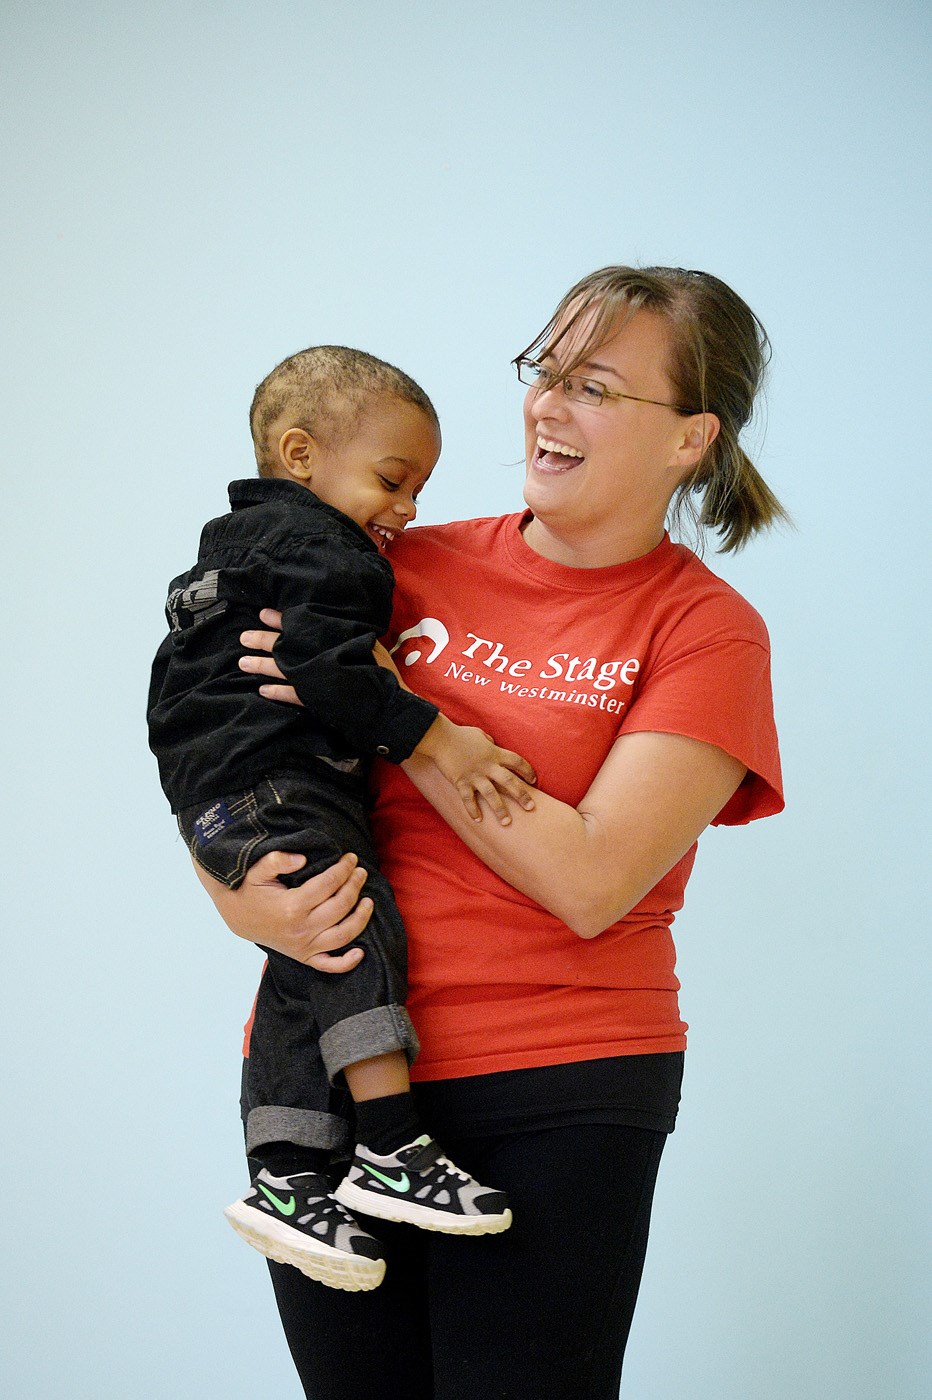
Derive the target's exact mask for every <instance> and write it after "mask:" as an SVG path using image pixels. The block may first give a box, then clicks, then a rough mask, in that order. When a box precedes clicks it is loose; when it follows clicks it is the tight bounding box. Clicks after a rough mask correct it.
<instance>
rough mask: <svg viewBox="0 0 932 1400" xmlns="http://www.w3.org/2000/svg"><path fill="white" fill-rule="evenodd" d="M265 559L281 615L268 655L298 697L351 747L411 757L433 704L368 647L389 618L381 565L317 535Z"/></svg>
mask: <svg viewBox="0 0 932 1400" xmlns="http://www.w3.org/2000/svg"><path fill="white" fill-rule="evenodd" d="M268 567H269V571H270V584H271V590H270V596H274V599H275V606H276V607H277V608H279V609H280V610H281V612H282V615H283V626H282V635H281V637H280V638H279V640H278V642H277V643H276V645H275V659H276V661H277V662H278V664H279V666H280V667H281V669H282V671H283V672H284V673H285V675H286V676H287V677H288V680H289V682H290V683H291V684H292V685H293V686H294V688H295V690H296V691H297V693H298V696H299V698H300V700H301V702H302V704H303V705H304V706H305V707H306V708H307V709H308V711H309V712H310V713H311V714H312V715H313V716H314V718H315V719H316V720H317V721H318V722H319V723H320V724H323V725H326V726H327V727H328V728H330V729H333V730H334V731H336V733H337V734H339V735H340V736H341V738H342V739H343V740H344V741H345V742H346V743H347V744H349V746H350V747H351V749H352V750H353V752H354V753H358V754H378V755H379V756H380V757H383V758H387V759H389V760H391V762H393V763H401V762H403V761H404V759H406V758H408V757H410V755H411V753H412V752H413V750H414V749H415V748H416V747H417V745H418V744H419V743H420V741H421V739H422V738H423V737H424V735H425V734H426V732H427V730H428V729H429V728H430V726H431V725H432V724H433V722H434V720H435V719H436V717H437V714H438V713H439V712H438V710H437V707H436V705H432V704H431V703H430V701H428V700H422V699H421V697H420V696H418V695H412V694H410V693H409V692H408V691H406V690H403V689H402V687H401V686H400V685H399V684H398V681H397V679H396V677H395V676H394V675H393V674H392V673H391V671H387V670H385V668H384V667H383V666H379V665H378V663H377V662H376V660H375V658H374V657H373V655H372V648H373V646H374V645H375V642H376V640H377V638H378V637H379V636H380V635H381V634H382V633H383V632H384V631H385V630H386V628H387V627H388V623H389V619H390V611H391V579H390V576H389V575H388V573H387V570H386V567H385V565H384V564H383V563H382V562H381V560H380V559H379V558H378V557H377V556H375V557H373V558H372V559H370V558H368V557H367V555H365V554H363V553H362V551H356V550H352V549H345V548H341V547H339V546H338V545H336V544H335V543H334V542H333V541H331V540H329V539H327V538H323V539H322V540H321V541H320V547H319V548H308V546H307V544H306V543H305V545H304V546H303V547H302V548H301V549H300V550H295V551H293V552H292V553H290V554H286V555H284V556H282V555H281V554H278V553H277V554H276V558H275V560H274V563H273V562H272V561H269V565H268Z"/></svg>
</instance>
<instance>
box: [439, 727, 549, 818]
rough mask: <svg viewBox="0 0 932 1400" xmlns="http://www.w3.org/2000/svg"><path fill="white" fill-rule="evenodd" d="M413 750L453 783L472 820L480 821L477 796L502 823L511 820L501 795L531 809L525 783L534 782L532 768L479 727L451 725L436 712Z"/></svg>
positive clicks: (531, 799)
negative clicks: (429, 761) (427, 759)
mask: <svg viewBox="0 0 932 1400" xmlns="http://www.w3.org/2000/svg"><path fill="white" fill-rule="evenodd" d="M415 752H416V753H419V754H423V755H424V757H425V758H429V759H431V761H432V762H433V763H435V764H436V766H437V767H438V768H439V770H440V772H441V773H442V774H443V776H444V777H445V778H446V779H447V780H448V781H449V782H451V783H452V784H453V786H454V787H455V788H456V790H457V792H458V793H459V795H460V797H461V798H462V800H463V806H464V807H465V808H466V811H467V812H468V813H469V815H470V816H471V817H472V819H473V821H474V822H481V821H482V810H481V808H480V806H479V798H480V797H481V798H482V799H483V800H484V801H485V802H487V803H488V804H489V806H490V807H491V809H492V813H493V815H494V816H495V817H497V819H498V821H499V822H500V823H501V825H502V826H508V825H509V824H510V822H511V817H510V816H509V815H508V808H507V807H506V806H505V803H504V801H503V797H502V794H504V795H505V797H510V798H511V799H512V801H514V802H517V803H518V804H519V806H521V807H523V808H524V810H525V811H526V812H533V810H534V799H533V797H532V796H531V794H530V792H529V791H528V789H527V787H526V783H536V781H537V775H536V773H535V772H534V769H533V768H532V767H531V765H530V764H529V763H528V761H527V759H525V758H522V757H521V755H520V754H516V753H512V752H511V751H510V749H500V748H499V747H498V745H497V744H496V743H495V741H494V739H492V738H491V736H490V735H488V734H486V733H484V732H483V730H481V729H473V728H471V727H470V726H468V725H464V724H454V723H453V721H452V720H449V719H447V717H446V716H445V715H438V716H437V718H436V719H435V720H434V722H433V724H432V725H431V726H430V728H429V729H428V731H427V733H426V734H425V735H424V737H423V739H422V740H421V742H420V743H419V744H418V746H417V748H416V750H415ZM522 779H524V781H523V782H522Z"/></svg>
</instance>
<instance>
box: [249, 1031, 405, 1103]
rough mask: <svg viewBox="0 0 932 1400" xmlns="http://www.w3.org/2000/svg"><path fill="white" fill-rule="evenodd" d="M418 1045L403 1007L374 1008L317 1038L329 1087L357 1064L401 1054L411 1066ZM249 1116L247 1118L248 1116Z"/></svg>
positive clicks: (337, 1082)
mask: <svg viewBox="0 0 932 1400" xmlns="http://www.w3.org/2000/svg"><path fill="white" fill-rule="evenodd" d="M420 1048H421V1047H420V1043H419V1041H418V1038H417V1034H416V1032H415V1030H414V1027H413V1025H412V1024H411V1017H410V1016H409V1015H408V1013H407V1011H406V1010H405V1008H404V1007H403V1006H376V1007H373V1008H372V1010H371V1011H360V1012H359V1013H358V1014H357V1015H355V1016H347V1017H346V1018H345V1019H344V1020H342V1021H337V1023H336V1025H335V1026H331V1027H330V1029H329V1031H324V1033H323V1035H322V1036H321V1037H320V1055H321V1059H322V1060H323V1062H324V1068H325V1069H326V1071H327V1076H328V1078H329V1080H330V1083H331V1084H340V1085H342V1083H343V1076H342V1073H341V1071H342V1070H344V1069H345V1068H346V1066H347V1065H355V1064H357V1063H358V1062H359V1061H360V1060H371V1059H372V1058H373V1057H374V1056H375V1055H388V1054H390V1053H391V1052H392V1051H393V1050H403V1051H404V1052H405V1054H406V1055H407V1057H408V1064H409V1065H411V1064H413V1063H414V1061H415V1058H416V1056H417V1052H418V1050H420ZM250 1116H251V1115H250Z"/></svg>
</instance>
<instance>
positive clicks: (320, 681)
mask: <svg viewBox="0 0 932 1400" xmlns="http://www.w3.org/2000/svg"><path fill="white" fill-rule="evenodd" d="M230 504H231V506H232V507H233V509H232V511H231V513H230V514H229V515H223V516H220V517H219V519H217V520H211V521H209V522H208V524H207V525H205V527H204V530H203V533H202V535H201V545H200V551H199V554H198V561H197V563H196V564H195V566H194V568H193V569H189V570H188V572H187V573H184V574H181V575H180V576H179V577H178V578H176V579H174V580H173V582H172V584H171V586H170V589H169V595H168V602H167V603H166V605H165V611H166V615H167V617H168V622H169V626H170V627H171V631H170V632H169V634H168V636H167V637H166V638H165V640H164V642H163V643H162V645H161V646H160V647H159V649H158V652H157V654H156V657H155V661H154V663H153V667H152V680H151V684H150V688H149V703H148V718H149V744H150V747H151V749H152V751H153V753H154V754H155V755H156V757H157V759H158V761H159V776H160V778H161V780H162V787H163V788H164V790H165V795H166V797H167V798H168V800H169V802H170V803H171V805H172V810H173V811H176V812H177V811H180V810H182V809H183V808H185V807H190V806H193V805H194V804H195V803H198V802H201V801H210V800H213V799H215V798H218V797H222V796H224V795H225V794H227V793H229V792H233V791H235V790H236V789H237V788H238V787H247V786H249V785H250V784H251V783H252V782H254V781H256V780H257V779H258V778H260V777H262V776H263V775H264V774H271V773H274V772H276V771H279V772H281V771H283V770H289V769H290V770H294V769H298V770H300V769H301V768H302V767H303V766H305V765H306V764H307V762H308V761H309V760H310V759H312V758H313V757H314V756H322V757H324V758H329V759H331V760H336V761H337V762H340V761H341V760H342V761H345V760H349V759H353V758H358V757H365V756H367V755H371V754H376V753H378V754H381V755H382V756H384V757H385V758H388V759H391V760H392V761H393V762H395V763H400V762H402V760H403V759H405V758H407V757H408V756H409V754H410V753H411V752H412V750H413V749H414V748H415V747H416V746H417V744H418V743H419V742H420V740H421V739H422V738H423V736H424V734H425V733H426V731H427V730H428V728H429V727H430V725H431V724H432V723H433V721H434V719H435V718H436V715H437V707H436V706H435V705H432V704H430V703H429V701H427V700H422V699H420V697H419V696H416V695H410V694H408V692H407V691H405V690H403V689H402V688H401V686H399V684H398V682H397V680H396V679H395V677H394V676H393V675H392V674H391V672H390V671H386V670H385V669H384V668H383V667H381V666H379V665H377V664H376V662H375V660H374V659H373V656H372V645H373V643H374V642H375V640H376V638H377V637H380V636H381V635H382V634H383V633H384V632H385V631H386V630H387V628H388V625H389V621H390V618H391V600H392V589H393V587H394V576H393V574H392V570H391V566H390V565H389V563H388V561H387V560H386V559H384V558H383V557H382V556H381V554H380V553H379V551H378V548H377V547H376V545H375V544H374V543H373V542H372V540H370V539H369V537H368V535H366V533H365V532H364V531H363V530H362V529H361V528H360V527H359V526H358V525H356V524H355V522H354V521H352V520H350V519H349V517H348V516H345V515H343V514H342V512H341V511H338V510H334V509H333V507H331V506H328V505H324V503H323V502H322V501H319V500H318V499H317V497H316V496H315V495H313V494H312V492H310V491H308V490H307V489H306V488H305V487H303V486H298V485H297V484H296V483H295V482H291V481H280V480H265V479H261V480H248V481H234V482H232V483H231V485H230ZM263 607H273V608H279V609H280V610H281V611H282V613H283V614H284V628H283V632H282V636H281V638H280V639H279V641H278V643H277V644H276V647H275V659H276V661H277V662H278V664H279V665H280V666H281V669H282V670H283V671H284V672H285V674H286V675H287V677H288V680H289V681H290V682H291V684H292V685H293V686H294V687H295V689H296V690H297V692H298V694H299V696H300V697H301V700H302V701H303V702H304V706H305V708H304V709H299V708H297V707H295V706H293V705H285V704H277V703H275V702H273V701H269V700H264V699H263V698H262V696H261V695H259V693H258V682H257V680H256V677H255V676H250V675H248V674H246V673H245V672H244V671H240V670H239V669H238V667H237V661H238V659H239V657H240V656H241V655H242V653H243V647H242V646H241V644H240V641H239V634H240V632H242V631H243V630H244V629H245V628H252V627H260V626H261V623H260V622H259V609H260V608H263ZM318 771H319V770H318Z"/></svg>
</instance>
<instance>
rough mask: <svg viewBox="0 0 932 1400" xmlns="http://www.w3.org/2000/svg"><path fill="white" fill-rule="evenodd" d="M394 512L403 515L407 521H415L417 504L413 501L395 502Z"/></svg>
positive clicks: (393, 505)
mask: <svg viewBox="0 0 932 1400" xmlns="http://www.w3.org/2000/svg"><path fill="white" fill-rule="evenodd" d="M392 510H393V511H394V512H395V514H396V515H403V516H404V517H405V519H406V520H413V519H414V517H415V516H416V515H417V503H416V502H415V501H413V500H410V499H409V500H407V501H394V502H393V503H392Z"/></svg>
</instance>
